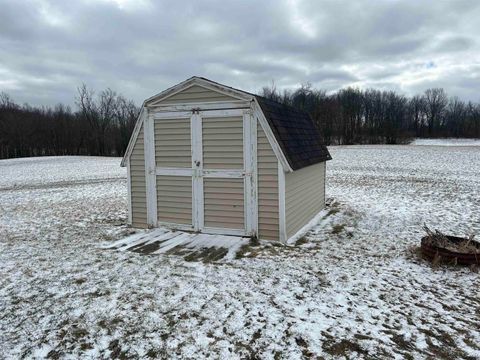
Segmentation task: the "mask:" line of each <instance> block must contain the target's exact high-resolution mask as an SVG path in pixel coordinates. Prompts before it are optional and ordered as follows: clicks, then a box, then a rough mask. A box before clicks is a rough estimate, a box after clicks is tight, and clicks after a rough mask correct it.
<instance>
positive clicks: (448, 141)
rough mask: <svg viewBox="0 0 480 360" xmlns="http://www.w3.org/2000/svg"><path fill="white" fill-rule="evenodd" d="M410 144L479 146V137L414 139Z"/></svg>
mask: <svg viewBox="0 0 480 360" xmlns="http://www.w3.org/2000/svg"><path fill="white" fill-rule="evenodd" d="M410 145H422V146H425V145H426V146H480V139H462V138H441V139H420V138H419V139H415V140H413V141H412V142H411V143H410Z"/></svg>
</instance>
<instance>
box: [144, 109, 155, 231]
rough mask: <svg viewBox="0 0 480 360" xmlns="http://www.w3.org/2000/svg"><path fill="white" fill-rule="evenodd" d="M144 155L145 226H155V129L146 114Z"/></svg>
mask: <svg viewBox="0 0 480 360" xmlns="http://www.w3.org/2000/svg"><path fill="white" fill-rule="evenodd" d="M143 132H144V134H143V138H144V154H145V187H146V192H147V194H146V203H147V225H148V226H150V227H155V226H157V222H158V218H157V175H156V171H155V170H156V169H155V128H154V124H153V117H152V116H151V115H150V114H149V113H148V109H147V112H146V114H145V120H144V125H143Z"/></svg>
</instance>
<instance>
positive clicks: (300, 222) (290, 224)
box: [285, 162, 325, 238]
mask: <svg viewBox="0 0 480 360" xmlns="http://www.w3.org/2000/svg"><path fill="white" fill-rule="evenodd" d="M324 207H325V162H323V163H318V164H315V165H311V166H308V167H305V168H302V169H300V170H297V171H294V172H291V173H287V174H285V216H286V219H285V220H286V228H287V238H290V237H291V236H293V235H295V233H296V232H297V231H298V230H300V229H301V228H302V227H303V226H305V225H306V224H307V223H308V222H309V221H310V220H311V219H312V218H313V217H314V216H315V215H316V214H318V213H319V212H320V210H322V209H323V208H324Z"/></svg>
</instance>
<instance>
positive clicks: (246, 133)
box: [243, 110, 258, 236]
mask: <svg viewBox="0 0 480 360" xmlns="http://www.w3.org/2000/svg"><path fill="white" fill-rule="evenodd" d="M256 165H257V123H256V121H254V117H253V116H252V111H251V110H246V111H244V113H243V166H244V169H245V178H244V204H245V206H244V218H245V231H246V233H247V234H248V235H250V236H256V235H257V234H258V215H257V214H258V199H257V169H256V168H257V166H256Z"/></svg>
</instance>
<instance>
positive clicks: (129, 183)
mask: <svg viewBox="0 0 480 360" xmlns="http://www.w3.org/2000/svg"><path fill="white" fill-rule="evenodd" d="M130 176H131V169H130V157H128V158H127V199H128V224H129V225H132V178H131V177H130Z"/></svg>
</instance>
